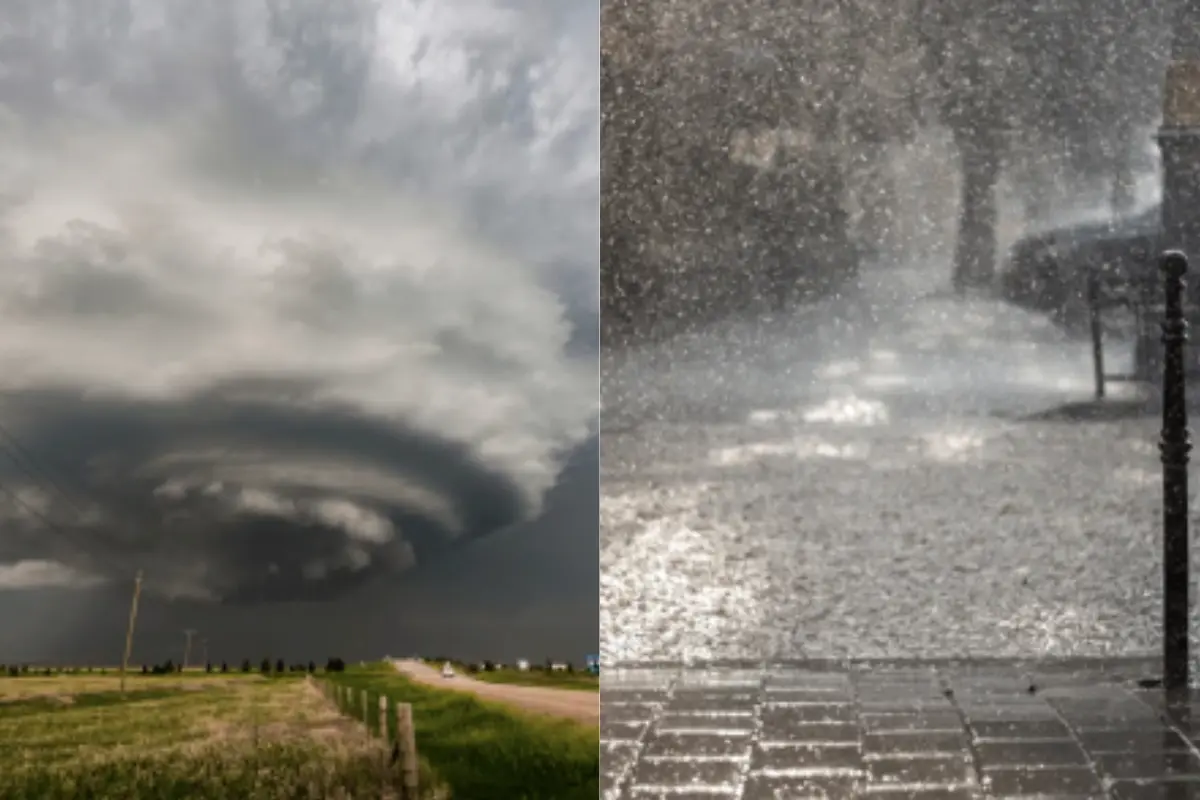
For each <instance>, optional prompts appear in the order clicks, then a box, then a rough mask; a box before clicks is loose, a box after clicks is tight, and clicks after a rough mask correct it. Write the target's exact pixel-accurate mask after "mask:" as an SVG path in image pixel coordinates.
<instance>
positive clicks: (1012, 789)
mask: <svg viewBox="0 0 1200 800" xmlns="http://www.w3.org/2000/svg"><path fill="white" fill-rule="evenodd" d="M984 775H985V779H984V788H985V789H987V790H988V791H989V792H990V793H991V794H992V795H993V796H994V797H1023V796H1029V795H1033V796H1047V795H1048V796H1053V797H1061V796H1072V797H1102V796H1103V795H1104V790H1103V788H1101V785H1100V780H1099V778H1097V777H1096V774H1095V773H1094V772H1093V771H1092V770H1090V769H1088V768H1086V767H1056V768H1052V769H1037V770H1030V769H999V770H985V771H984Z"/></svg>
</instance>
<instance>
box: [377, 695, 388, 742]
mask: <svg viewBox="0 0 1200 800" xmlns="http://www.w3.org/2000/svg"><path fill="white" fill-rule="evenodd" d="M387 712H388V699H387V696H386V695H382V694H381V695H379V738H380V739H383V740H384V741H385V742H386V741H387V740H388V729H387V718H388V713H387Z"/></svg>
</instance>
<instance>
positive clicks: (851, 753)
mask: <svg viewBox="0 0 1200 800" xmlns="http://www.w3.org/2000/svg"><path fill="white" fill-rule="evenodd" d="M1150 663H1151V662H1148V661H1146V660H1138V659H1125V660H1121V659H1117V660H1107V661H1105V660H1073V661H1072V662H1069V663H1056V662H1046V663H1041V662H1028V661H1025V662H1002V661H991V662H982V663H977V664H976V663H970V662H963V661H952V662H951V661H948V662H928V663H914V662H904V663H887V662H870V663H856V662H841V663H839V662H820V663H816V664H802V663H792V664H774V665H746V664H724V665H715V666H714V665H702V666H698V667H681V666H679V665H659V666H644V665H643V666H641V667H639V668H638V669H636V670H625V671H621V670H617V671H615V675H614V677H613V678H612V679H609V678H607V677H606V678H605V679H604V680H603V681H602V684H601V711H602V714H601V734H600V735H601V742H602V749H601V762H602V781H601V786H602V791H603V796H604V797H605V798H610V799H611V800H634V798H649V797H670V798H673V800H683V799H684V798H690V797H704V798H728V800H765V799H766V798H771V799H772V800H779V799H780V798H838V799H839V800H855V799H856V798H877V799H880V800H902V798H916V799H917V800H943V799H944V800H965V799H966V798H971V799H972V800H974V799H975V798H979V800H989V799H990V798H1015V797H1056V798H1131V800H1142V798H1159V797H1164V798H1166V797H1171V798H1195V800H1200V750H1198V749H1197V746H1196V744H1195V743H1194V739H1196V738H1200V724H1196V725H1192V724H1191V723H1190V719H1196V720H1198V721H1200V714H1198V715H1194V716H1193V717H1191V718H1190V719H1189V718H1188V717H1187V715H1186V714H1176V715H1174V716H1173V715H1172V713H1168V712H1169V711H1171V710H1172V709H1175V710H1176V711H1177V710H1178V708H1179V707H1178V706H1173V707H1168V705H1167V704H1166V703H1165V701H1164V700H1163V698H1162V694H1161V690H1157V689H1155V688H1146V686H1147V685H1150V686H1153V684H1152V683H1148V682H1147V681H1146V680H1145V676H1146V675H1152V674H1153V673H1152V667H1150V666H1148V665H1149V664H1150ZM610 674H613V673H611V672H610ZM1188 700H1189V702H1190V703H1192V704H1194V705H1195V707H1196V709H1197V711H1198V712H1200V693H1196V694H1195V696H1193V697H1191V698H1188ZM1184 723H1188V724H1184ZM1193 729H1194V730H1195V731H1196V733H1195V734H1193V732H1192V731H1193Z"/></svg>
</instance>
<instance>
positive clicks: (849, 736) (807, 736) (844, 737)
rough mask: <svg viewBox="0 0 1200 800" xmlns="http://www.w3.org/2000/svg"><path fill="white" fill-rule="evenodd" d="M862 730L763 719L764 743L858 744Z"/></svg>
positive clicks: (764, 715) (764, 717) (769, 718)
mask: <svg viewBox="0 0 1200 800" xmlns="http://www.w3.org/2000/svg"><path fill="white" fill-rule="evenodd" d="M861 735H862V729H861V728H859V726H858V725H857V724H853V723H831V724H812V725H796V724H794V723H792V722H789V721H788V720H786V719H781V718H774V717H768V716H767V715H766V714H765V713H764V714H763V719H762V733H761V737H762V740H763V741H764V742H794V743H796V744H804V743H812V742H857V741H859V739H860V738H861Z"/></svg>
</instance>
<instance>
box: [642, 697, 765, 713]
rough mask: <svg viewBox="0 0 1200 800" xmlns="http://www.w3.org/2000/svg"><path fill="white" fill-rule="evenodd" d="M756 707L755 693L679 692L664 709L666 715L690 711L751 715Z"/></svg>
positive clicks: (756, 698)
mask: <svg viewBox="0 0 1200 800" xmlns="http://www.w3.org/2000/svg"><path fill="white" fill-rule="evenodd" d="M757 705H758V694H757V693H756V692H679V693H677V694H676V695H675V697H673V698H671V701H670V702H669V703H667V705H666V707H665V711H666V713H681V712H691V711H728V712H736V711H742V712H745V713H752V712H753V711H754V709H755V707H756V706H757Z"/></svg>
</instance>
